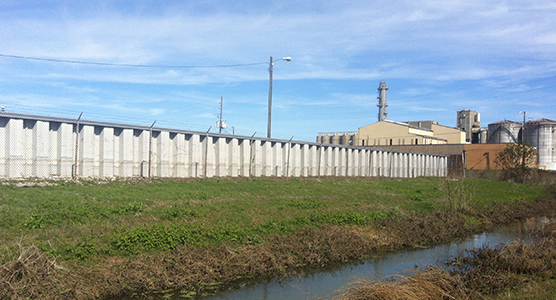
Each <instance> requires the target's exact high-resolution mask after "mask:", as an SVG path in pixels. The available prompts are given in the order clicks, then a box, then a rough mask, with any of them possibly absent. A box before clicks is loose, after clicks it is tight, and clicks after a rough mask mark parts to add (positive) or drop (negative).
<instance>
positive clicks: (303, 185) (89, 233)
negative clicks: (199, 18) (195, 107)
mask: <svg viewBox="0 0 556 300" xmlns="http://www.w3.org/2000/svg"><path fill="white" fill-rule="evenodd" d="M547 197H548V196H547V195H546V188H545V186H539V185H520V184H513V183H506V182H496V181H488V180H480V179H466V180H465V182H463V181H455V180H446V179H439V178H419V179H413V180H386V179H369V178H320V179H317V178H311V179H296V178H291V179H287V180H286V179H249V178H247V179H204V180H191V181H183V182H176V181H156V182H152V183H150V182H144V181H137V182H125V181H121V182H120V181H116V182H110V183H102V184H99V183H96V182H93V181H91V182H87V181H82V182H78V183H77V184H76V183H73V182H67V183H58V184H57V185H56V186H46V187H28V188H17V187H15V185H3V186H1V187H0V242H1V245H2V246H1V249H0V277H1V278H0V279H1V280H0V281H1V282H0V298H3V297H14V298H25V297H31V298H42V297H47V298H48V297H56V296H57V297H61V298H96V297H104V296H110V295H119V294H125V293H134V292H140V293H148V292H152V291H156V290H163V289H188V290H191V291H199V290H202V289H204V288H208V287H211V286H212V285H217V284H219V283H222V282H227V281H228V282H229V281H233V280H236V279H238V278H240V277H245V276H260V275H276V274H284V273H287V272H289V271H288V270H292V269H295V267H297V266H303V265H309V264H327V263H331V262H338V261H344V260H347V259H351V258H359V257H364V256H369V255H372V254H373V253H376V251H379V250H389V249H399V248H401V247H412V246H427V245H430V244H434V243H437V242H442V241H446V240H449V239H450V238H453V237H455V236H458V235H464V234H469V233H471V232H473V231H477V230H479V229H481V228H484V227H487V226H488V225H489V224H492V223H503V222H509V221H513V220H516V219H520V218H524V217H527V216H531V215H534V214H538V213H542V212H552V211H553V210H554V205H553V203H552V202H548V203H543V204H542V205H532V204H531V203H533V202H534V201H535V200H542V199H546V198H547ZM550 197H552V196H550ZM550 200H553V199H552V198H551V199H550ZM493 203H497V204H495V205H493ZM501 203H502V204H501Z"/></svg>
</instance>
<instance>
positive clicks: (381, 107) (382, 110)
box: [377, 81, 388, 122]
mask: <svg viewBox="0 0 556 300" xmlns="http://www.w3.org/2000/svg"><path fill="white" fill-rule="evenodd" d="M377 90H378V97H377V99H378V104H377V106H378V121H379V122H380V121H384V120H386V116H387V115H388V112H386V107H388V102H387V101H386V91H387V90H388V87H387V86H386V82H384V81H381V82H380V85H379V86H378V89H377Z"/></svg>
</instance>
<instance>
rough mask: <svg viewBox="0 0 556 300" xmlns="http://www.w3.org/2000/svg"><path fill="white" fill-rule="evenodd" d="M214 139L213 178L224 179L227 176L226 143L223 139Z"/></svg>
mask: <svg viewBox="0 0 556 300" xmlns="http://www.w3.org/2000/svg"><path fill="white" fill-rule="evenodd" d="M213 139H214V152H215V153H214V164H215V172H214V176H217V177H226V176H228V172H227V170H228V147H227V146H228V143H227V142H226V139H225V138H213Z"/></svg>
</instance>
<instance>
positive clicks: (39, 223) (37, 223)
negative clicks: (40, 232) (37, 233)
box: [23, 214, 44, 229]
mask: <svg viewBox="0 0 556 300" xmlns="http://www.w3.org/2000/svg"><path fill="white" fill-rule="evenodd" d="M23 226H24V227H25V228H28V229H41V228H43V227H44V224H43V218H42V216H39V215H37V214H31V216H30V217H29V218H28V219H27V220H25V222H23Z"/></svg>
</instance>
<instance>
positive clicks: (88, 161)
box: [76, 125, 98, 177]
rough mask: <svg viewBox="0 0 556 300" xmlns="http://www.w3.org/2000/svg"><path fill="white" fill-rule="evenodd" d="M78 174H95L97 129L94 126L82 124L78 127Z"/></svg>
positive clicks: (85, 175)
mask: <svg viewBox="0 0 556 300" xmlns="http://www.w3.org/2000/svg"><path fill="white" fill-rule="evenodd" d="M78 134H79V138H78V146H77V147H78V155H77V174H76V175H77V176H84V177H93V176H95V173H94V172H95V170H94V161H95V148H96V149H98V146H97V147H95V129H94V127H93V126H86V125H80V126H79V128H78Z"/></svg>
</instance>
